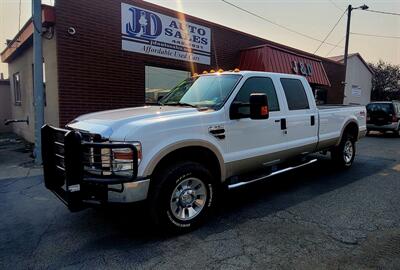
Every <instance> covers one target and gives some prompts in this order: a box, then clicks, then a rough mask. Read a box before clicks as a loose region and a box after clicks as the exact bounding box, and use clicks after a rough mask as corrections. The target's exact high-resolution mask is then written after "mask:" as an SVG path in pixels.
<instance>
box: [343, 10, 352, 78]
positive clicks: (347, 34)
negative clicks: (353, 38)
mask: <svg viewBox="0 0 400 270" xmlns="http://www.w3.org/2000/svg"><path fill="white" fill-rule="evenodd" d="M352 10H353V7H352V6H351V5H349V7H348V8H347V28H346V45H345V46H344V59H343V60H344V74H346V72H347V57H348V55H349V38H350V20H351V11H352ZM345 76H346V75H345Z"/></svg>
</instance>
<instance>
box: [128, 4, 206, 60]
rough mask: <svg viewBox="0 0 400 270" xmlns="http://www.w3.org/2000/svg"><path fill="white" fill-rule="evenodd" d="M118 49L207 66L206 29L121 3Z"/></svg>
mask: <svg viewBox="0 0 400 270" xmlns="http://www.w3.org/2000/svg"><path fill="white" fill-rule="evenodd" d="M121 32H122V49H123V50H126V51H131V52H137V53H143V54H150V55H155V56H160V57H166V58H172V59H178V60H184V61H190V62H195V63H200V64H205V65H210V61H211V30H210V28H207V27H204V26H201V25H198V24H194V23H188V22H185V21H184V20H181V19H178V18H173V17H170V16H166V15H163V14H160V13H157V12H153V11H150V10H146V9H143V8H140V7H136V6H132V5H128V4H125V3H121Z"/></svg>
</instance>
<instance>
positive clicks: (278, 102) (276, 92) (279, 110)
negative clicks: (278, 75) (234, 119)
mask: <svg viewBox="0 0 400 270" xmlns="http://www.w3.org/2000/svg"><path fill="white" fill-rule="evenodd" d="M255 78H258V79H260V78H261V79H267V80H268V79H269V80H270V81H271V83H272V85H273V86H274V91H275V96H276V101H277V104H278V110H273V111H270V113H276V112H281V110H282V109H281V104H280V100H279V93H278V91H277V89H276V85H275V83H274V79H273V78H271V77H266V76H251V77H248V78H246V80H245V81H244V82H243V83H242V85H241V86H240V89H239V90H238V92H237V93H236V95H235V97H234V98H233V100H232V102H231V105H230V106H232V104H234V103H235V101H236V98H237V97H238V95H239V93H240V91H241V90H242V87H243V86H244V85H245V84H246V82H247V81H248V80H250V79H255ZM236 87H237V85H236ZM268 100H269V98H268ZM243 106H250V103H249V104H243ZM248 118H250V114H249V115H248V116H247V115H244V114H243V115H241V116H240V118H239V119H248Z"/></svg>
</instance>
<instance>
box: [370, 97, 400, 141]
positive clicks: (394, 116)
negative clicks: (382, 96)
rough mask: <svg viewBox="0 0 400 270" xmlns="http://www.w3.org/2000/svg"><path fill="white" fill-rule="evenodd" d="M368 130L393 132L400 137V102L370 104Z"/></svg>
mask: <svg viewBox="0 0 400 270" xmlns="http://www.w3.org/2000/svg"><path fill="white" fill-rule="evenodd" d="M367 130H368V132H369V131H381V132H386V131H392V132H394V133H395V134H396V135H397V136H400V102H399V101H379V102H372V103H370V104H368V105H367Z"/></svg>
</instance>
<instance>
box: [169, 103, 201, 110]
mask: <svg viewBox="0 0 400 270" xmlns="http://www.w3.org/2000/svg"><path fill="white" fill-rule="evenodd" d="M164 105H170V106H188V107H192V108H196V109H197V108H198V106H196V105H193V104H190V103H185V102H173V103H164Z"/></svg>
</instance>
